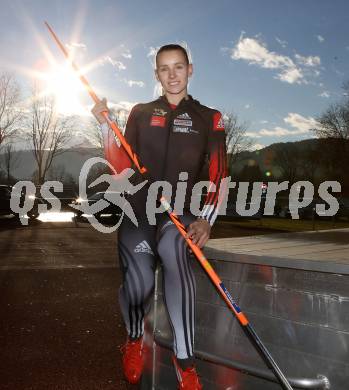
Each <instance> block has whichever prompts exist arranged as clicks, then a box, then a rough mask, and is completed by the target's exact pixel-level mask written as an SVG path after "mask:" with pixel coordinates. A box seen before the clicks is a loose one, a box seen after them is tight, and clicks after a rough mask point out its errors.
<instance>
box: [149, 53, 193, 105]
mask: <svg viewBox="0 0 349 390" xmlns="http://www.w3.org/2000/svg"><path fill="white" fill-rule="evenodd" d="M192 73H193V66H192V65H191V64H187V62H186V59H185V56H184V54H183V53H182V52H181V51H180V50H168V51H164V52H162V53H160V54H159V55H158V58H157V61H156V71H155V76H156V78H157V80H158V81H160V83H161V85H162V88H163V90H164V93H165V95H177V97H181V98H182V97H185V96H186V94H187V85H188V78H189V77H190V76H191V75H192ZM178 95H179V96H178Z"/></svg>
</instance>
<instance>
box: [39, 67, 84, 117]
mask: <svg viewBox="0 0 349 390" xmlns="http://www.w3.org/2000/svg"><path fill="white" fill-rule="evenodd" d="M43 81H44V83H45V86H44V90H45V94H47V95H52V96H53V97H54V98H55V101H56V108H57V111H58V112H59V113H60V114H62V115H86V112H87V110H86V108H84V107H83V105H82V104H81V100H82V96H83V93H84V90H83V87H82V85H81V83H80V81H79V79H78V77H77V76H76V74H74V72H73V70H72V69H71V68H70V65H69V64H67V63H66V64H64V65H55V66H54V67H53V68H52V69H51V70H50V71H48V72H47V73H45V74H44V76H43Z"/></svg>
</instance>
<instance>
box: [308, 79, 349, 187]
mask: <svg viewBox="0 0 349 390" xmlns="http://www.w3.org/2000/svg"><path fill="white" fill-rule="evenodd" d="M343 89H344V91H345V93H344V96H345V99H344V100H343V101H342V102H339V103H335V104H332V105H331V106H329V108H328V109H327V110H326V111H324V112H323V113H322V114H321V115H320V116H319V117H318V118H317V122H318V125H317V127H316V128H314V129H312V130H313V132H314V134H315V135H316V136H317V137H318V138H320V140H321V153H322V158H321V160H322V161H325V160H327V164H326V166H325V168H326V170H327V172H328V174H330V175H331V177H332V178H336V179H337V180H339V181H340V182H341V183H342V186H343V188H344V187H345V188H346V190H345V191H349V172H348V168H347V167H348V164H349V82H346V83H344V84H343ZM343 188H342V189H343ZM343 191H344V190H343Z"/></svg>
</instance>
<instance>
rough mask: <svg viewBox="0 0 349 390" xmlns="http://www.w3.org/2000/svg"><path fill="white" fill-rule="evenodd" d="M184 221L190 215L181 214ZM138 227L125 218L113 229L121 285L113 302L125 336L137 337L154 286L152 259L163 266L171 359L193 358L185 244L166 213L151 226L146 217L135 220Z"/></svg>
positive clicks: (190, 219)
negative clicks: (171, 339) (117, 305)
mask: <svg viewBox="0 0 349 390" xmlns="http://www.w3.org/2000/svg"><path fill="white" fill-rule="evenodd" d="M181 219H182V221H183V222H184V224H185V225H189V224H190V223H191V222H193V221H194V217H193V216H191V215H185V216H183V217H182V218H181ZM138 223H139V225H138V227H136V226H135V225H133V223H132V222H130V221H129V220H128V218H125V219H124V221H123V222H122V224H121V226H120V229H119V245H118V246H119V258H120V264H121V266H122V270H123V284H122V286H121V287H120V291H119V302H120V306H121V311H122V315H123V318H124V321H125V324H126V328H127V331H128V334H129V336H130V337H132V338H136V337H140V336H141V335H142V334H143V332H144V316H145V314H146V313H147V310H148V307H149V298H150V297H151V295H152V292H153V289H154V273H155V268H156V261H157V259H158V258H160V260H161V262H162V269H163V285H164V296H165V304H166V307H167V310H168V314H169V318H170V323H171V326H172V330H173V337H174V352H175V355H176V356H177V358H179V359H187V358H189V357H192V356H193V343H194V325H195V293H196V287H195V277H194V274H193V272H192V269H191V267H190V263H189V253H188V249H187V245H186V243H185V241H184V239H183V237H182V236H181V235H180V233H179V232H178V230H177V228H176V227H175V226H174V225H173V223H172V222H171V221H170V220H169V218H168V217H167V216H166V215H161V216H160V217H159V218H158V224H157V226H152V225H149V224H148V222H147V220H146V218H143V219H138Z"/></svg>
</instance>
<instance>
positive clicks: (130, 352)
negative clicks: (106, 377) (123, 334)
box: [121, 337, 143, 385]
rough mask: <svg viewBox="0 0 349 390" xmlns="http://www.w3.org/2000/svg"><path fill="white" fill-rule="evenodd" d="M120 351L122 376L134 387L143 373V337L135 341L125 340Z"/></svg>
mask: <svg viewBox="0 0 349 390" xmlns="http://www.w3.org/2000/svg"><path fill="white" fill-rule="evenodd" d="M121 351H122V352H123V357H122V364H123V369H124V375H125V377H126V379H127V381H128V382H129V383H132V384H134V385H135V384H137V383H138V382H139V380H140V378H141V376H142V372H143V337H140V338H139V339H137V340H130V339H127V341H126V344H125V345H124V346H123V347H122V348H121Z"/></svg>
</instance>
